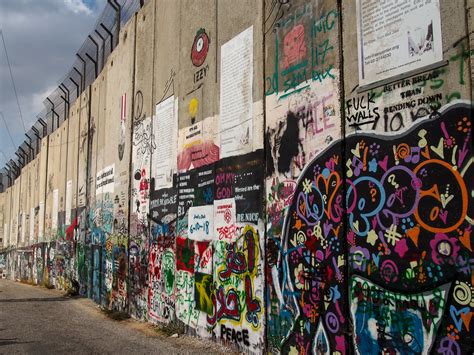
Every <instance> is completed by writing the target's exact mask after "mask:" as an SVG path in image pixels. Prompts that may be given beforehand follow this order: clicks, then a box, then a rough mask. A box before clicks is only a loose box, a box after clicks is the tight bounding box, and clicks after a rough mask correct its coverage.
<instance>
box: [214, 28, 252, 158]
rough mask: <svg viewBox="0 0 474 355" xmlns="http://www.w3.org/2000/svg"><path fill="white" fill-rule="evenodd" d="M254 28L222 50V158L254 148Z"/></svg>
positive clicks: (232, 40)
mask: <svg viewBox="0 0 474 355" xmlns="http://www.w3.org/2000/svg"><path fill="white" fill-rule="evenodd" d="M252 83H253V26H251V27H249V28H247V29H246V30H245V31H243V32H241V33H240V34H238V35H237V36H235V37H234V38H232V39H231V40H230V41H228V42H226V43H224V44H223V45H222V47H221V81H220V84H221V85H220V122H221V134H220V137H221V158H225V157H229V156H234V155H240V154H244V153H248V152H249V151H251V148H252V128H253V125H252V122H253V120H252V117H253V106H252V105H253V99H252Z"/></svg>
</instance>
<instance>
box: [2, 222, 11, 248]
mask: <svg viewBox="0 0 474 355" xmlns="http://www.w3.org/2000/svg"><path fill="white" fill-rule="evenodd" d="M9 232H10V231H9V229H8V223H4V224H3V243H4V245H6V246H8V245H9V244H10V235H9V234H10V233H9Z"/></svg>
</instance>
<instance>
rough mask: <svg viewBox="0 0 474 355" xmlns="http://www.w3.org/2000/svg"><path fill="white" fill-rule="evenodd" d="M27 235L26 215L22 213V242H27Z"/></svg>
mask: <svg viewBox="0 0 474 355" xmlns="http://www.w3.org/2000/svg"><path fill="white" fill-rule="evenodd" d="M25 233H26V213H25V212H22V213H21V242H22V243H24V242H25Z"/></svg>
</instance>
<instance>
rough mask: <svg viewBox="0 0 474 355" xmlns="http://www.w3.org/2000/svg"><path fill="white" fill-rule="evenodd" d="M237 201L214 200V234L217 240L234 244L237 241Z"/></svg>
mask: <svg viewBox="0 0 474 355" xmlns="http://www.w3.org/2000/svg"><path fill="white" fill-rule="evenodd" d="M235 211H236V209H235V199H234V198H227V199H224V200H214V234H215V238H216V240H219V241H225V242H229V243H233V242H235V241H236V239H237V226H236V212H235Z"/></svg>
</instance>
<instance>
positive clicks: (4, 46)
mask: <svg viewBox="0 0 474 355" xmlns="http://www.w3.org/2000/svg"><path fill="white" fill-rule="evenodd" d="M0 34H1V35H2V42H3V48H4V49H5V56H6V58H7V64H8V69H9V70H10V78H11V80H12V85H13V91H14V92H15V98H16V104H17V105H18V112H20V119H21V124H22V125H23V130H24V131H25V132H24V133H26V126H25V121H24V120H23V114H22V113H21V107H20V100H18V93H17V91H16V85H15V79H13V72H12V67H11V65H10V59H9V58H8V51H7V45H6V44H5V37H4V35H3V30H0Z"/></svg>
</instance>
